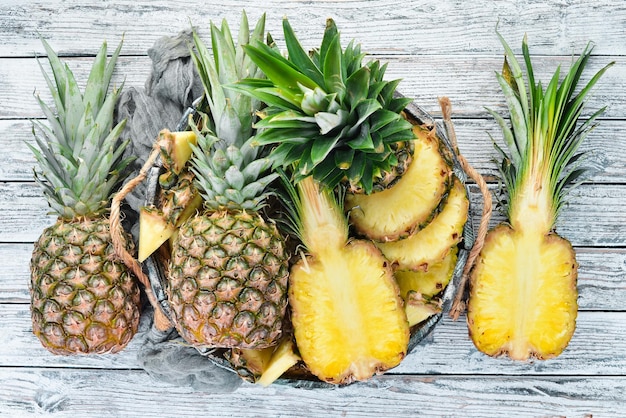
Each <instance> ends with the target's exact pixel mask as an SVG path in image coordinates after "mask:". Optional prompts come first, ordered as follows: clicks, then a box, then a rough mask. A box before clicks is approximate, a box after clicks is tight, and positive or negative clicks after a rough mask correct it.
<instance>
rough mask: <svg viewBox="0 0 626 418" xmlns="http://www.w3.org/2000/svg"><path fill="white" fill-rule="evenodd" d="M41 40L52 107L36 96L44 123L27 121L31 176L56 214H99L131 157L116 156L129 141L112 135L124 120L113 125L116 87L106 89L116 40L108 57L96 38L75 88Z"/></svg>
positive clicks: (63, 66)
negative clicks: (82, 84) (91, 57)
mask: <svg viewBox="0 0 626 418" xmlns="http://www.w3.org/2000/svg"><path fill="white" fill-rule="evenodd" d="M41 41H42V43H43V46H44V48H45V50H46V53H47V55H48V61H49V63H50V67H51V69H52V75H53V77H52V78H50V77H49V76H48V74H47V73H46V71H45V70H44V68H43V66H42V65H41V62H39V66H40V68H41V71H42V73H43V76H44V78H45V80H46V83H47V85H48V88H49V89H50V93H51V94H52V98H53V101H54V108H55V109H54V110H53V109H52V108H51V107H50V106H48V105H47V104H46V103H44V102H43V100H41V98H40V97H39V96H38V95H37V96H36V99H37V102H38V103H39V105H40V107H41V109H42V111H43V113H44V115H45V117H46V119H47V122H48V123H47V124H44V123H42V122H40V121H33V135H34V137H35V142H36V143H37V146H38V147H34V146H32V145H30V144H27V145H28V147H29V148H30V149H31V151H32V152H33V154H34V156H35V159H36V160H37V162H38V163H39V167H40V170H41V172H40V173H38V172H37V171H36V170H35V180H36V182H37V183H38V184H39V185H40V186H41V188H42V190H43V192H44V194H45V196H46V198H47V200H48V202H49V204H50V206H51V208H52V209H53V211H54V212H55V213H57V214H58V215H59V216H61V217H63V218H66V219H73V218H76V217H82V216H94V215H99V214H101V213H102V212H104V211H105V210H106V209H107V208H108V204H109V199H110V196H111V191H112V189H113V188H114V187H115V186H116V185H117V184H118V183H119V182H120V181H121V180H122V178H121V176H122V173H123V172H124V169H125V168H126V167H127V165H128V164H129V163H130V162H131V161H132V158H128V159H122V158H121V157H122V153H123V152H124V149H125V148H126V146H127V145H128V143H129V141H123V142H120V141H118V138H119V136H120V134H121V133H122V131H123V129H124V126H125V123H126V121H125V120H124V121H122V122H120V123H118V124H117V125H115V126H113V112H114V109H115V103H116V102H117V98H118V97H119V94H120V91H121V87H120V88H119V89H116V90H113V92H112V93H111V94H107V91H108V87H109V84H110V81H111V76H112V74H113V70H114V67H115V63H116V61H117V58H118V56H119V53H120V50H121V48H122V42H120V44H119V46H118V47H117V49H116V50H115V51H114V53H113V55H112V56H111V59H110V60H109V62H108V63H107V44H106V42H104V43H103V44H102V46H101V48H100V50H99V52H98V54H97V55H96V58H95V61H94V63H93V65H92V67H91V71H90V74H89V77H88V79H87V84H86V86H85V90H84V93H81V92H80V90H79V88H78V84H77V82H76V79H75V77H74V74H73V73H72V71H71V70H70V68H69V67H68V65H67V64H64V63H62V62H61V60H60V59H59V57H58V55H57V54H56V52H55V51H54V50H53V49H52V48H51V47H50V45H49V44H48V43H47V42H46V41H45V40H44V39H42V40H41Z"/></svg>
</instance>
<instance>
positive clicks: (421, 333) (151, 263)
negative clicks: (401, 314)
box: [143, 101, 474, 387]
mask: <svg viewBox="0 0 626 418" xmlns="http://www.w3.org/2000/svg"><path fill="white" fill-rule="evenodd" d="M196 103H198V101H196ZM405 112H406V114H407V116H408V117H409V118H411V119H413V120H414V121H415V122H417V123H418V124H425V125H429V126H434V127H435V129H436V132H437V135H438V137H439V138H441V140H442V141H443V144H444V145H445V146H446V147H447V148H448V150H449V151H450V154H451V156H452V160H453V171H454V174H455V175H456V176H457V177H458V178H459V180H461V181H462V182H463V184H466V182H467V174H466V173H465V171H464V170H463V169H462V167H461V165H460V163H459V161H458V160H457V158H456V153H455V150H454V149H453V146H452V144H451V143H450V140H449V138H448V135H447V133H446V131H445V130H444V129H443V128H442V127H441V125H440V124H439V123H437V122H436V121H435V119H434V118H432V117H431V116H430V115H429V114H428V113H427V112H426V111H424V110H423V109H422V108H421V107H419V106H418V105H416V104H415V103H410V104H409V105H408V106H407V107H406V109H405ZM194 113H195V109H194V108H189V109H187V111H186V112H185V114H184V115H183V117H182V118H181V121H180V123H179V125H178V126H177V127H176V130H185V129H186V128H187V124H188V118H189V115H191V114H194ZM164 171H165V169H164V167H163V165H162V162H161V160H160V158H157V160H156V161H155V163H154V165H153V166H152V167H151V169H150V171H149V173H148V176H147V192H146V205H156V204H157V198H158V194H159V175H161V174H162V173H163V172H164ZM465 187H466V190H467V191H468V195H469V190H468V189H467V185H466V186H465ZM472 213H473V207H472V205H471V203H470V210H469V216H468V220H467V222H466V224H465V227H464V230H463V240H462V241H461V242H460V243H459V252H458V258H457V263H456V266H455V269H454V273H453V277H452V279H451V280H450V283H449V284H448V286H447V287H446V288H445V289H444V290H443V293H442V296H441V299H442V312H440V313H438V314H436V315H433V316H431V317H430V318H428V319H427V320H425V321H423V322H421V323H419V324H417V325H415V326H414V327H412V328H411V337H410V339H409V345H408V353H411V352H414V351H417V350H419V344H420V342H422V341H423V340H424V338H425V337H426V336H427V335H428V334H429V333H430V332H431V331H432V330H433V329H434V328H435V326H436V325H437V323H439V321H440V320H441V318H442V317H443V315H445V314H447V313H448V312H449V311H450V307H451V305H452V302H453V300H454V296H455V294H456V293H457V290H458V287H459V284H460V281H461V276H462V273H463V269H464V267H465V264H466V262H467V259H468V256H469V252H470V250H471V248H472V246H473V244H474V229H473V225H472ZM143 266H144V268H145V269H146V270H147V274H148V277H149V279H150V284H151V288H152V291H153V292H154V295H155V297H156V299H157V300H158V303H159V304H160V307H161V308H162V311H163V313H164V314H165V315H166V316H167V317H168V319H169V320H170V322H171V323H172V324H173V323H174V321H173V315H172V308H171V307H170V305H169V303H168V301H167V296H166V294H165V287H166V280H167V277H166V275H165V269H164V266H163V262H162V261H160V259H159V257H158V256H157V255H152V256H150V257H149V258H148V259H146V260H145V261H144V263H143ZM198 351H199V352H200V354H202V355H204V356H206V357H207V358H208V359H209V360H210V361H212V362H213V363H214V364H215V365H217V366H219V367H221V368H224V369H226V370H229V371H232V372H235V370H234V369H233V368H232V367H231V365H230V363H229V362H228V360H227V359H226V358H225V357H224V353H225V351H226V350H224V349H205V348H198ZM292 371H293V372H291V371H290V372H288V373H286V374H285V375H283V377H282V378H280V379H278V381H276V383H279V384H287V385H291V386H295V387H325V386H331V385H330V384H328V383H325V382H321V381H319V380H317V378H316V377H315V376H313V375H311V374H310V373H307V371H306V369H305V368H304V367H300V368H296V369H292Z"/></svg>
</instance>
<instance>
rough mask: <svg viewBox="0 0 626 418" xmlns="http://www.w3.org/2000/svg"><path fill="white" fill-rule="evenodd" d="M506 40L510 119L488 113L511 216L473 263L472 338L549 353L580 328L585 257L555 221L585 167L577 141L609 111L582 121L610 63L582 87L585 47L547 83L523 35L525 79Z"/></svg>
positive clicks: (481, 344)
mask: <svg viewBox="0 0 626 418" xmlns="http://www.w3.org/2000/svg"><path fill="white" fill-rule="evenodd" d="M500 39H501V41H502V44H503V46H504V49H505V52H506V58H505V62H504V67H503V69H502V73H500V74H498V75H497V78H498V82H499V83H500V86H501V88H502V91H503V93H504V96H505V98H506V102H507V105H508V107H509V112H510V115H511V123H512V127H509V126H508V125H507V123H506V122H505V120H504V118H503V117H502V116H500V115H498V114H497V113H495V112H491V113H492V115H493V116H494V118H495V119H496V120H497V121H498V123H499V125H500V127H501V128H502V131H503V134H504V139H505V142H506V145H507V148H508V153H507V152H505V151H504V150H502V149H499V151H500V153H501V154H502V161H501V163H500V167H499V168H500V173H501V177H502V181H503V183H504V185H505V186H506V190H507V192H508V205H507V208H506V212H507V218H508V220H507V222H506V223H502V224H500V225H498V226H496V227H494V228H493V229H492V230H491V231H490V232H489V233H488V234H487V237H486V240H485V244H484V246H483V248H482V251H481V253H480V255H479V257H478V259H477V261H476V264H475V267H474V270H473V272H472V276H471V281H470V296H469V302H468V314H467V321H468V325H469V332H470V335H471V338H472V340H473V342H474V344H475V345H476V347H477V348H478V349H479V350H480V351H482V352H484V353H486V354H488V355H491V356H497V355H500V354H507V355H508V356H509V357H511V358H512V359H515V360H526V359H528V358H530V357H536V358H539V359H547V358H551V357H555V356H558V355H559V354H560V353H561V352H562V351H563V350H564V349H565V348H566V346H567V345H568V343H569V341H570V339H571V337H572V335H573V333H574V330H575V327H576V316H577V311H578V305H577V296H578V293H577V288H576V281H577V271H578V263H577V262H576V255H575V252H574V250H573V248H572V245H571V244H570V242H569V241H567V240H566V239H565V238H563V237H561V236H559V235H557V233H556V232H555V230H554V228H555V222H556V220H557V217H558V215H559V214H561V213H562V209H563V203H564V198H565V195H566V192H567V191H568V190H570V189H571V187H572V186H575V185H577V184H578V183H579V182H580V180H581V177H580V176H581V175H582V174H583V173H584V172H585V166H584V165H583V164H581V162H583V161H584V160H583V159H581V154H579V153H577V149H578V147H579V145H580V144H581V142H582V141H583V139H584V138H585V137H586V136H587V134H588V132H589V131H590V129H592V128H593V127H594V126H595V122H596V119H597V117H598V116H600V115H601V114H602V112H603V111H604V109H600V110H598V111H596V112H594V113H592V114H591V115H590V116H589V118H588V119H586V120H585V121H584V122H582V123H580V124H578V123H577V122H578V120H579V118H580V116H581V114H582V111H583V108H584V105H585V100H586V98H587V94H588V93H589V91H590V89H591V88H592V87H593V85H594V84H595V83H596V82H597V81H598V79H599V78H600V77H601V76H602V74H603V73H604V72H605V71H606V69H607V68H608V67H609V66H610V65H611V64H609V65H608V66H606V67H604V68H602V69H601V70H600V71H598V72H597V73H596V74H595V75H594V76H593V77H592V78H591V79H590V80H589V82H588V83H587V84H586V85H584V86H582V88H579V87H578V82H579V81H580V78H581V75H582V74H583V70H584V69H585V66H586V64H587V62H588V61H589V57H590V54H591V51H592V48H591V47H587V48H586V49H585V50H584V51H583V53H582V54H581V55H580V57H579V58H578V59H577V60H576V61H575V62H573V64H572V66H571V68H570V69H569V71H568V73H567V74H566V75H565V77H564V79H563V80H561V81H560V80H559V78H560V70H557V71H556V72H555V73H554V76H553V77H552V79H551V80H550V82H549V83H548V85H547V87H546V88H545V90H544V88H543V86H542V84H541V83H540V82H538V81H537V82H536V81H535V78H534V75H533V66H532V63H531V59H530V53H529V50H528V45H527V42H526V39H524V41H523V43H522V53H523V56H524V61H525V64H526V65H525V66H526V79H527V82H528V86H526V85H525V82H524V79H523V73H522V69H521V66H520V65H519V63H518V61H517V58H516V57H515V55H514V54H513V51H512V50H511V49H510V47H509V46H508V45H507V43H506V41H505V40H504V39H503V38H502V37H500ZM527 88H528V90H527Z"/></svg>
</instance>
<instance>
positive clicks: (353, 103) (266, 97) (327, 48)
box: [230, 19, 413, 193]
mask: <svg viewBox="0 0 626 418" xmlns="http://www.w3.org/2000/svg"><path fill="white" fill-rule="evenodd" d="M283 31H284V35H285V42H286V46H287V53H288V58H285V57H283V55H281V53H280V52H279V51H277V50H276V49H275V48H271V47H269V46H267V45H264V44H261V43H259V42H254V43H250V44H249V45H246V46H245V47H244V49H245V51H246V53H247V54H248V55H249V56H250V57H251V59H252V60H253V61H254V62H256V63H257V65H258V66H259V68H261V70H262V71H263V72H264V73H265V75H266V76H267V79H264V80H259V79H246V80H243V81H241V82H239V83H236V84H234V85H231V86H230V88H232V89H234V90H235V91H239V92H243V93H246V94H249V95H251V96H254V97H256V98H258V99H259V100H262V101H264V102H265V103H267V104H268V108H267V109H266V110H265V111H264V112H263V114H262V119H261V120H260V121H259V122H258V123H257V124H256V128H258V129H259V133H258V134H257V136H256V140H255V141H254V143H255V145H271V144H276V146H275V148H274V149H273V150H272V152H271V154H270V158H271V159H272V162H273V165H274V167H277V166H283V167H287V166H290V165H292V164H293V165H295V167H296V171H295V173H296V176H295V181H300V180H302V179H303V178H304V177H307V176H309V175H312V176H313V177H314V178H315V179H316V180H318V181H320V182H322V183H323V184H324V185H326V186H327V187H330V188H333V187H335V186H336V185H337V184H338V183H339V182H340V181H342V180H343V179H344V178H347V179H348V181H350V182H351V183H353V184H357V185H360V186H362V188H363V189H364V191H365V192H366V193H370V192H371V191H372V187H373V182H374V179H375V178H376V177H378V176H380V175H382V173H383V172H384V171H389V170H390V169H391V168H392V167H393V166H395V165H396V164H397V163H398V161H397V158H396V157H395V155H394V153H393V151H392V144H394V143H395V142H398V141H406V140H410V139H413V133H412V131H411V125H410V123H409V122H407V121H406V120H404V118H403V117H402V115H401V111H402V110H403V109H404V108H405V106H406V105H407V104H408V103H409V102H410V101H411V100H410V99H408V98H398V97H395V96H394V93H395V90H396V87H397V85H398V84H399V82H400V80H394V81H389V82H388V81H384V80H383V76H384V73H385V69H386V65H380V62H379V61H372V62H369V63H367V64H366V65H362V60H363V58H364V56H365V54H363V53H361V48H360V45H355V44H354V42H350V44H349V45H348V46H347V47H346V48H345V50H342V48H341V44H340V36H339V32H338V31H337V26H336V24H335V22H334V21H333V20H332V19H329V20H328V21H327V25H326V30H325V32H324V36H323V40H322V44H321V46H320V48H319V49H317V50H314V51H312V52H311V54H308V53H306V52H305V51H304V49H303V48H302V46H301V44H300V43H299V41H298V39H297V37H296V35H295V33H294V31H293V29H292V27H291V25H290V24H289V21H288V20H287V19H284V20H283Z"/></svg>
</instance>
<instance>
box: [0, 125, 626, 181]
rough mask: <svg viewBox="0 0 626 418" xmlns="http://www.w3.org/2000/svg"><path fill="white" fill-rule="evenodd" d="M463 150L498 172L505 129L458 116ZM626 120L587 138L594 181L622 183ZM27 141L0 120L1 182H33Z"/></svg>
mask: <svg viewBox="0 0 626 418" xmlns="http://www.w3.org/2000/svg"><path fill="white" fill-rule="evenodd" d="M453 121H454V124H455V131H456V134H457V137H458V142H459V149H460V150H461V153H462V154H463V155H464V156H465V158H467V160H468V161H469V162H470V164H472V166H474V168H476V169H477V170H478V171H479V172H480V173H481V174H482V175H483V176H485V177H487V178H490V179H492V178H493V177H494V176H495V175H497V165H496V164H495V163H494V161H493V160H494V158H497V157H499V156H498V154H497V152H496V149H495V147H494V146H493V142H492V139H493V140H495V141H496V143H497V144H498V145H499V146H500V147H504V142H503V141H502V135H501V132H500V130H499V128H498V126H497V124H496V122H495V121H494V120H493V119H461V118H454V119H453ZM620 132H626V121H622V120H612V119H606V120H602V121H601V122H600V123H599V125H598V127H597V128H596V129H595V130H594V131H592V132H591V134H590V135H589V136H588V137H587V139H586V140H585V142H583V145H582V146H581V148H580V150H581V151H583V152H586V153H588V154H589V158H590V161H591V162H593V165H594V166H595V165H597V166H598V167H599V171H597V172H595V173H593V175H592V176H591V177H590V181H593V182H594V183H622V182H623V181H624V167H626V153H625V152H623V151H624V149H626V135H621V134H620ZM26 143H29V144H32V145H34V143H35V141H34V138H33V134H32V124H31V122H30V121H25V120H0V147H1V148H2V149H3V150H5V151H6V152H3V153H0V181H12V182H15V181H24V182H28V181H32V179H33V167H34V166H35V164H36V161H35V159H34V157H33V156H32V153H31V152H30V150H29V149H28V147H27V146H26Z"/></svg>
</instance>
